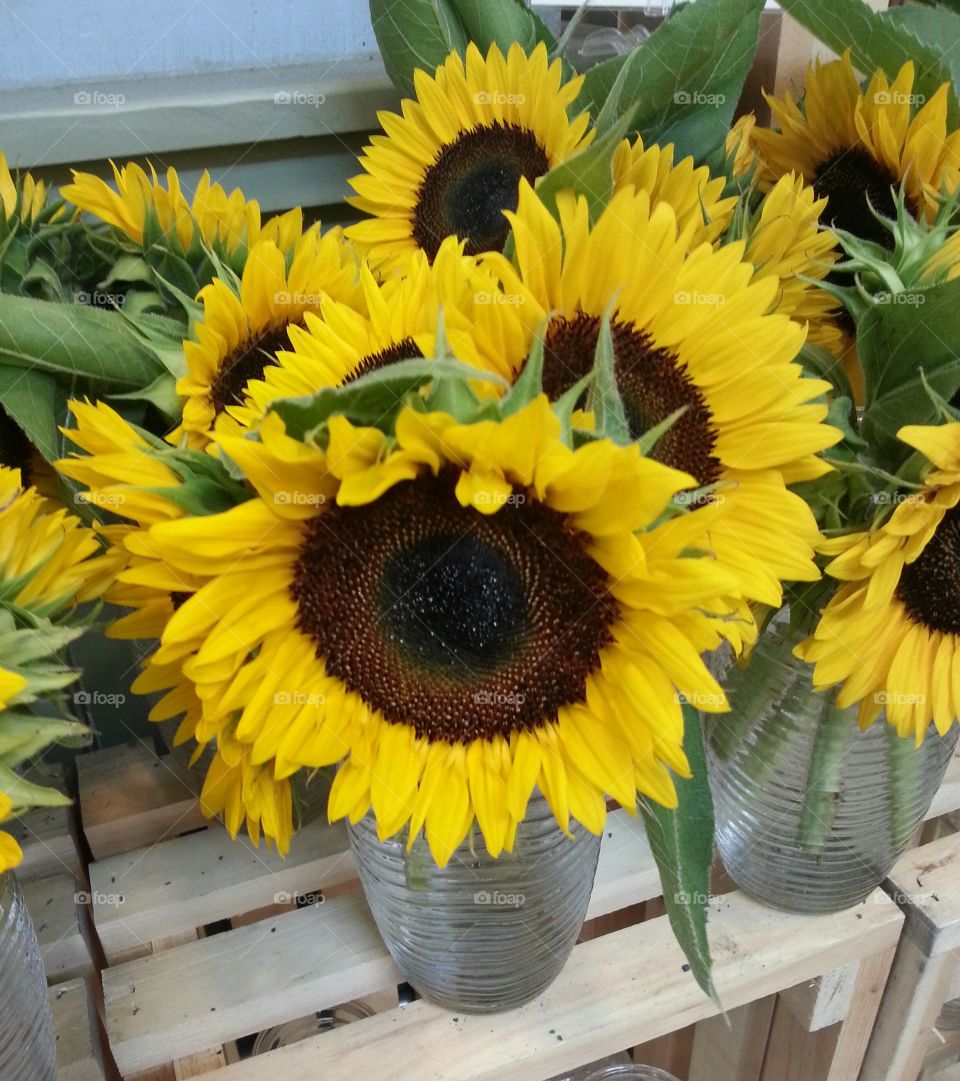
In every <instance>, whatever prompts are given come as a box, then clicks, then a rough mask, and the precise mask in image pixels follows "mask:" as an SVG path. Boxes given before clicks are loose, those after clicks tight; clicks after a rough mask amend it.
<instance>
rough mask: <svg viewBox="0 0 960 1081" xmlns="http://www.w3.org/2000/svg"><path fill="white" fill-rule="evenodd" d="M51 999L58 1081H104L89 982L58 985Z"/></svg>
mask: <svg viewBox="0 0 960 1081" xmlns="http://www.w3.org/2000/svg"><path fill="white" fill-rule="evenodd" d="M49 996H50V1010H51V1012H52V1013H53V1027H54V1030H55V1032H56V1035H57V1081H104V1070H103V1052H102V1048H101V1046H100V1035H99V1020H98V1018H97V1013H96V1010H95V1009H94V1008H93V1002H92V1000H91V998H90V993H89V991H88V990H87V984H86V982H85V981H84V980H82V979H75V980H69V981H68V982H66V983H61V984H58V985H57V986H56V987H51V988H50V991H49Z"/></svg>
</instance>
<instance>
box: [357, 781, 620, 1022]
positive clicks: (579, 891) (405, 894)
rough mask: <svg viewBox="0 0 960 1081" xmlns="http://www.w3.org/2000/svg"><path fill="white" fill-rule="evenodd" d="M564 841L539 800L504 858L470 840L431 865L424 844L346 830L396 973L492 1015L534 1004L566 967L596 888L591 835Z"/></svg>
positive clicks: (423, 989) (435, 997)
mask: <svg viewBox="0 0 960 1081" xmlns="http://www.w3.org/2000/svg"><path fill="white" fill-rule="evenodd" d="M570 832H571V833H572V834H573V838H574V839H573V840H571V839H570V838H569V837H566V836H564V834H563V833H562V832H561V830H560V828H559V826H558V825H557V823H556V821H555V820H554V817H553V815H552V813H551V812H550V808H549V807H548V806H547V802H546V800H545V799H543V797H542V796H540V795H539V794H538V793H535V794H534V796H533V797H532V798H531V800H530V803H529V806H528V809H527V816H526V818H525V819H524V820H523V822H521V823H520V825H519V826H518V828H517V836H516V840H515V843H514V847H513V851H512V852H504V853H503V854H501V856H500V857H499V858H498V859H493V857H492V856H490V855H489V854H488V852H487V850H486V847H485V846H484V844H483V840H482V838H481V837H480V836H479V834H477V833H475V834H474V835H473V836H472V837H471V836H469V835H468V837H467V840H466V841H464V843H463V844H462V845H460V847H459V848H458V849H456V851H455V852H454V853H453V856H452V857H451V859H450V862H449V863H448V864H447V865H446V866H445V867H438V866H437V865H436V863H435V862H434V860H433V857H432V856H431V854H430V850H429V848H428V847H427V844H426V842H425V840H424V839H423V837H422V836H421V837H419V838H418V839H417V841H416V842H415V843H414V845H413V848H412V849H411V850H410V851H409V852H408V851H407V850H406V837H405V836H404V835H402V834H401V835H398V836H397V837H394V838H391V839H389V840H387V841H380V840H378V838H377V828H376V824H375V822H374V820H373V816H372V815H367V816H366V817H365V818H363V819H362V820H361V821H360V822H359V823H357V825H355V826H350V844H351V847H352V849H353V852H354V855H355V857H356V860H357V867H358V869H359V872H360V882H361V883H362V885H363V889H364V892H365V894H366V897H367V901H368V902H369V904H370V908H371V910H372V911H373V916H374V919H375V920H376V922H377V926H378V927H379V929H380V934H381V935H382V936H383V940H384V942H385V943H386V945H387V948H388V949H389V950H390V953H391V955H392V956H393V959H394V961H395V962H396V964H397V967H398V968H399V969H400V971H401V972H402V973H403V974H404V976H405V978H406V979H407V980H408V981H409V982H410V983H411V984H413V986H414V987H415V988H416V989H417V991H419V992H420V994H421V995H423V996H424V997H425V998H428V999H430V1000H431V1001H433V1002H436V1003H438V1004H439V1005H441V1006H446V1007H448V1008H449V1009H452V1010H459V1011H463V1012H466V1013H494V1012H497V1011H501V1010H510V1009H513V1008H514V1007H516V1006H520V1005H522V1004H523V1003H524V1002H528V1001H529V1000H530V999H532V998H535V997H536V996H537V995H539V994H540V992H541V991H543V990H544V989H545V988H546V987H548V986H549V985H550V984H551V983H552V982H553V980H554V979H555V978H556V976H557V974H558V973H559V972H560V970H561V969H562V968H563V965H564V963H565V962H566V960H567V958H568V957H569V955H570V952H571V950H572V949H573V947H574V944H575V942H576V940H577V936H578V934H579V933H580V928H581V926H582V924H583V920H584V917H585V915H586V912H587V904H588V902H589V900H590V893H591V891H592V889H593V876H594V873H595V872H596V869H597V857H598V856H599V853H600V838H599V837H595V836H594V835H593V834H591V833H589V832H588V831H587V830H585V829H583V827H582V826H580V825H579V823H576V822H572V821H571V823H570Z"/></svg>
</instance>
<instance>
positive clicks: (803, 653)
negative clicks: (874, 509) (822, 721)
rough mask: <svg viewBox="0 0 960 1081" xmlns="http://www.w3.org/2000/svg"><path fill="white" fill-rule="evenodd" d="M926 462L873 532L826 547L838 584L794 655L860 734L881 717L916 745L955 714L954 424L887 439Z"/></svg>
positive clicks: (957, 564)
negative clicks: (917, 487)
mask: <svg viewBox="0 0 960 1081" xmlns="http://www.w3.org/2000/svg"><path fill="white" fill-rule="evenodd" d="M897 434H898V436H899V438H900V439H901V440H902V441H903V442H904V443H906V444H907V446H909V447H912V448H914V449H915V450H918V451H920V452H921V453H922V454H923V455H924V456H925V457H926V458H927V459H928V462H929V463H930V465H929V470H928V472H927V474H926V476H925V478H924V487H923V489H922V490H921V491H919V492H917V493H915V494H913V495H909V496H907V497H905V498H904V499H903V501H902V502H901V503H900V504H899V505H898V506H897V507H896V509H895V510H894V512H893V514H892V515H890V517H889V519H888V520H887V521H886V522H885V523H883V524H882V525H880V526H879V527H876V528H873V529H870V530H867V531H864V532H857V533H850V534H847V535H846V536H843V537H839V538H836V539H834V540H830V541H827V542H826V543H825V544H824V545H823V551H824V553H825V554H828V555H832V556H833V557H834V559H833V561H832V562H831V563H830V564H829V565H828V566H827V573H828V574H830V575H832V576H833V577H834V578H836V579H838V580H839V581H840V582H842V585H841V586H840V587H839V588H838V590H837V592H836V593H835V594H834V596H833V598H832V599H831V600H830V602H829V604H828V605H827V606H826V608H825V609H824V610H823V614H822V616H821V617H820V621H819V623H818V625H817V628H816V630H815V632H814V634H813V636H812V637H811V638H808V639H807V640H806V642H804V643H802V644H801V645H800V646H798V647H797V655H798V656H800V657H802V658H803V659H805V660H807V661H809V662H811V663H812V664H813V665H814V670H813V681H814V686H815V687H816V688H817V689H821V688H824V687H829V686H832V685H834V684H837V683H840V684H842V686H841V687H840V689H839V691H838V693H837V705H838V706H840V707H847V706H852V705H854V704H856V703H859V715H860V724H861V726H862V727H864V728H866V727H867V726H868V725H870V724H871V723H872V722H873V721H874V720H875V719H876V717H877V715H878V714H879V712H880V710H881V709H883V710H885V711H886V718H887V721H888V722H889V723H890V724H892V725H894V727H895V728H896V729H897V732H898V733H899V735H901V736H906V735H913V736H914V737H915V738H916V741H917V743H918V744H919V743H920V742H921V741H922V740H923V737H924V735H925V734H926V732H927V729H928V727H929V725H930V722H931V720H932V721H933V723H934V724H935V725H936V727H937V731H938V732H939V733H940V734H941V735H943V734H944V733H945V732H946V731H947V729H948V728H949V727H950V725H951V724H953V722H954V721H955V720H956V719H957V716H958V715H960V506H958V504H960V423H949V424H943V425H939V426H933V427H925V426H918V425H910V426H908V427H905V428H901V429H900V431H899V432H898V433H897Z"/></svg>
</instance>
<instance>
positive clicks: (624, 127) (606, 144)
mask: <svg viewBox="0 0 960 1081" xmlns="http://www.w3.org/2000/svg"><path fill="white" fill-rule="evenodd" d="M629 128H630V117H629V116H624V117H621V118H620V119H619V120H618V121H617V122H616V123H615V124H614V125H613V127H611V128H610V129H609V130H608V131H606V132H604V134H603V135H601V136H600V137H599V138H598V139H594V141H593V142H592V143H591V144H590V146H588V147H587V148H586V150H581V151H580V152H579V153H578V154H575V155H574V156H573V157H572V158H568V159H567V160H566V161H563V162H561V163H560V164H559V165H555V166H554V167H553V168H552V169H551V170H550V172H549V173H547V174H546V176H544V177H543V178H542V179H541V181H540V183H539V184H537V195H538V197H539V198H540V201H541V202H542V203H543V205H544V206H545V207H546V208H547V209H548V210H549V211H550V213H551V214H553V216H554V217H558V211H557V196H558V195H559V194H560V192H561V191H565V190H567V189H571V190H573V191H574V192H576V194H577V195H583V196H585V197H586V200H587V204H588V206H589V208H590V218H591V220H594V221H595V220H596V218H597V217H598V216H599V214H600V213H601V211H602V210H603V208H604V207H605V206H606V205H607V203H608V202H609V201H610V196H611V195H612V194H613V153H614V151H615V150H616V149H617V147H618V146H619V144H620V142H621V140H622V139H623V137H624V136H625V135H626V133H627V131H628V130H629Z"/></svg>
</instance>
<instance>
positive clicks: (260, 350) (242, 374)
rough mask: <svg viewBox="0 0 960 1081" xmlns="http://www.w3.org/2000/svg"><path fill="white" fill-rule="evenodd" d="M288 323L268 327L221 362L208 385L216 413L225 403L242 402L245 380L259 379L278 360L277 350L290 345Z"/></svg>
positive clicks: (219, 411)
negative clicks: (215, 375) (214, 376)
mask: <svg viewBox="0 0 960 1081" xmlns="http://www.w3.org/2000/svg"><path fill="white" fill-rule="evenodd" d="M288 325H289V324H287V323H281V324H280V325H279V326H274V327H269V328H268V329H267V330H265V331H263V333H262V334H258V335H257V337H256V338H251V339H250V340H249V341H246V342H244V343H243V344H242V345H241V346H240V347H239V348H238V349H237V350H236V352H235V353H233V354H231V355H230V356H229V357H227V358H226V359H225V360H224V361H223V363H222V364H221V365H220V371H219V372H218V373H217V378H216V379H215V380H214V381H213V384H212V386H211V387H210V400H211V401H212V403H213V408H214V410H215V412H216V414H217V415H218V416H219V415H220V414H221V413H222V412H223V411H224V409H226V408H227V406H228V405H243V392H244V390H245V389H246V386H247V383H249V382H250V380H251V379H260V378H262V377H263V373H264V371H265V370H266V369H267V368H270V367H272V366H273V365H274V364H276V363H277V352H278V351H280V350H284V349H289V348H290V338H289V336H288V334H287V327H288Z"/></svg>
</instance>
